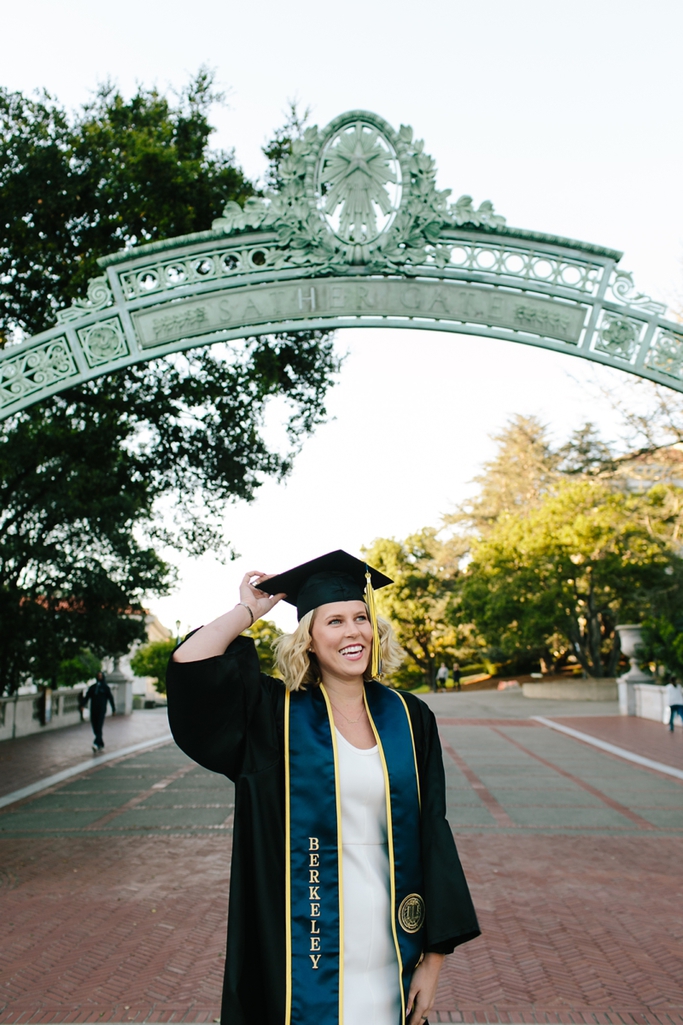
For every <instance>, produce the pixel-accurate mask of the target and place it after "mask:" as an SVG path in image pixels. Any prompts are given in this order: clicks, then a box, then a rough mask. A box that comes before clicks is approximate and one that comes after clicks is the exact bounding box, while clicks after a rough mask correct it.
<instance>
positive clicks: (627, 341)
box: [595, 316, 640, 360]
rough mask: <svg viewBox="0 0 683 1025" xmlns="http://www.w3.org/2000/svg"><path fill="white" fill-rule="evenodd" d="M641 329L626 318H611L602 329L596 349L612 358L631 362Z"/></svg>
mask: <svg viewBox="0 0 683 1025" xmlns="http://www.w3.org/2000/svg"><path fill="white" fill-rule="evenodd" d="M639 334H640V329H639V327H638V326H636V324H634V323H633V321H631V320H627V318H626V317H609V316H606V317H605V320H604V321H603V323H602V326H601V327H600V331H599V335H598V341H597V342H596V345H595V348H596V349H598V350H600V351H601V352H607V353H609V355H610V356H618V357H619V358H620V359H628V360H630V359H631V358H632V357H633V354H634V352H635V350H636V347H637V345H638V336H639Z"/></svg>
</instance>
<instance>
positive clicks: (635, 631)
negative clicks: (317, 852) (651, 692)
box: [616, 623, 656, 715]
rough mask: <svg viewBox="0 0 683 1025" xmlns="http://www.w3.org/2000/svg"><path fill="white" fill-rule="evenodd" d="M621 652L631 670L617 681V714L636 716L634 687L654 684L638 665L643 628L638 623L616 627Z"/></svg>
mask: <svg viewBox="0 0 683 1025" xmlns="http://www.w3.org/2000/svg"><path fill="white" fill-rule="evenodd" d="M616 630H617V631H618V633H619V642H620V644H621V650H622V651H623V652H624V654H625V655H626V657H627V658H628V660H629V662H630V663H631V668H630V669H629V670H628V672H626V673H624V675H623V676H620V677H619V679H618V680H617V685H618V687H619V712H620V714H621V715H636V693H635V685H636V684H642V683H655V682H656V681H655V680H654V678H653V676H652V674H651V673H649V672H647V671H646V670H643V669H641V668H640V666H639V665H638V650H639V648H640V646H641V644H642V639H643V628H642V626H640V624H638V623H623V624H621V626H617V627H616Z"/></svg>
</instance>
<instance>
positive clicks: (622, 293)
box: [610, 270, 666, 316]
mask: <svg viewBox="0 0 683 1025" xmlns="http://www.w3.org/2000/svg"><path fill="white" fill-rule="evenodd" d="M610 290H611V292H612V295H613V296H614V298H615V299H617V300H618V301H619V302H623V303H626V305H627V306H637V307H638V309H641V310H647V311H648V312H649V313H657V314H659V315H660V316H661V315H663V314H664V313H666V303H658V302H655V300H654V299H651V298H650V296H649V295H645V294H644V293H643V292H636V286H635V284H634V282H633V275H632V274H631V273H630V271H626V270H615V272H614V276H613V278H612V280H611V282H610Z"/></svg>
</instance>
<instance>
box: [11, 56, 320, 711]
mask: <svg viewBox="0 0 683 1025" xmlns="http://www.w3.org/2000/svg"><path fill="white" fill-rule="evenodd" d="M216 99H217V97H216V95H215V94H214V92H213V89H212V80H211V76H210V75H209V74H208V73H207V72H206V71H201V72H200V73H199V75H197V76H196V77H195V79H194V80H193V81H191V82H190V84H189V85H188V87H187V89H186V90H185V91H184V92H183V93H182V95H181V96H180V97H179V98H178V99H177V101H175V102H172V101H171V100H169V98H168V97H166V96H163V95H162V94H160V93H159V92H158V91H157V90H148V89H144V88H142V87H140V88H139V89H138V91H137V92H136V94H135V95H134V96H133V97H132V98H131V99H129V100H127V99H125V98H124V97H123V96H122V95H121V94H120V92H119V91H118V90H117V89H116V88H114V87H113V86H110V85H109V86H105V87H103V88H101V89H100V90H99V91H98V92H97V94H96V96H95V98H94V99H93V101H92V102H91V103H89V104H88V105H87V106H86V107H84V108H83V109H82V110H81V111H80V112H78V113H77V114H75V115H69V114H67V112H66V111H65V110H64V109H63V108H62V107H61V106H60V105H59V104H58V103H57V102H56V101H55V100H53V99H52V98H51V97H49V96H47V95H43V96H42V97H40V98H38V99H29V98H27V97H24V96H22V95H21V94H19V93H8V92H7V91H2V90H0V129H1V130H0V209H1V210H2V216H1V218H0V295H1V296H2V300H3V302H2V304H1V308H0V344H3V341H4V343H5V344H12V343H13V342H14V341H15V340H17V339H19V338H21V336H22V334H23V333H34V332H36V331H39V330H41V329H43V328H44V327H46V326H47V325H49V324H50V323H51V321H52V320H53V317H54V313H55V311H56V310H57V309H58V308H60V307H64V306H65V305H68V303H69V302H70V301H71V300H72V299H73V298H74V296H76V295H78V294H80V293H82V292H83V291H84V289H85V285H86V282H87V280H88V279H89V278H90V277H92V276H93V275H95V274H97V272H98V268H97V258H98V257H100V256H103V255H105V254H106V253H109V252H111V251H113V250H116V249H120V248H121V247H122V246H126V245H132V244H135V243H138V242H148V241H152V240H154V239H156V238H163V237H166V236H170V235H178V234H184V233H189V232H192V231H195V230H203V229H205V228H207V227H208V226H209V225H210V223H211V220H212V218H213V217H215V216H216V215H218V214H219V213H220V211H221V210H222V208H223V206H224V205H225V203H226V201H228V200H236V201H237V202H243V201H244V199H245V198H246V197H248V196H249V195H252V194H253V193H254V191H255V187H254V185H253V184H252V183H251V182H249V181H248V180H247V179H246V178H245V177H244V175H243V174H242V172H241V170H240V169H239V167H237V165H236V163H235V160H234V157H233V155H232V154H231V153H226V152H224V151H216V150H212V149H210V148H209V138H210V135H211V132H212V128H211V124H210V121H209V111H210V107H211V104H212V103H213V102H215V101H216ZM338 366H339V362H338V359H337V357H336V356H335V353H334V349H333V344H332V339H331V336H330V335H329V334H328V333H325V332H320V331H313V332H299V333H294V334H284V335H279V336H272V337H262V338H251V339H247V340H245V341H241V342H236V343H231V344H229V345H227V344H226V345H222V346H215V347H214V348H213V349H211V350H208V349H201V350H196V351H193V352H189V353H186V354H184V355H175V356H169V357H165V358H162V359H159V360H156V361H152V362H150V363H146V364H143V365H137V366H132V367H129V368H127V369H125V370H122V371H119V372H117V373H116V374H112V375H109V376H108V377H104V378H101V379H99V380H98V381H94V382H90V383H88V384H85V385H83V386H82V387H79V388H74V389H71V390H68V391H64V392H62V393H61V394H60V395H58V396H55V397H53V398H50V399H48V400H46V401H44V402H43V403H41V405H40V406H39V407H31V408H29V409H28V410H26V411H24V412H23V413H20V414H17V415H15V416H14V417H12V418H10V419H9V420H7V421H5V422H4V423H3V425H2V427H0V618H1V619H2V623H3V627H4V629H3V631H2V633H1V634H0V682H1V685H2V687H4V688H5V689H9V690H10V692H11V691H13V690H14V689H16V687H17V686H18V685H19V684H20V683H21V682H22V681H23V680H25V679H26V678H27V677H31V676H32V677H35V678H37V679H44V678H48V679H51V678H53V677H54V674H55V672H56V671H57V667H58V666H59V665H60V664H61V663H63V662H64V661H65V660H68V659H70V658H73V657H76V655H77V653H78V652H79V651H80V650H82V649H83V648H84V647H88V648H90V649H91V650H92V651H93V652H94V653H95V654H96V655H98V656H102V655H105V654H106V655H118V654H121V653H122V652H123V651H126V650H127V649H128V647H129V645H130V644H131V643H132V642H133V641H134V640H136V639H137V640H141V639H144V616H143V601H144V599H145V596H149V595H153V594H163V593H166V592H167V590H168V587H169V586H170V583H171V581H172V571H171V568H170V567H169V566H168V564H167V563H165V562H164V561H163V560H162V559H161V558H160V557H159V555H158V554H157V552H156V550H155V546H159V545H161V544H163V545H172V546H175V548H177V549H183V550H185V551H187V552H189V553H191V554H195V555H197V554H201V553H202V552H206V551H208V550H212V551H215V552H216V553H217V554H218V555H220V554H221V552H225V551H226V549H227V551H228V552H230V548H229V545H226V542H225V539H224V538H223V529H222V517H223V514H224V511H225V508H226V504H227V503H229V502H231V501H234V500H236V499H242V500H247V501H248V500H250V499H252V498H253V497H254V494H255V492H256V490H257V488H258V487H259V486H260V484H261V483H262V481H263V480H264V479H266V477H275V478H276V479H281V478H283V477H284V476H286V475H287V473H289V471H290V469H291V467H292V463H293V459H294V457H295V455H296V453H297V451H298V450H299V448H300V446H301V445H302V443H303V441H304V439H305V437H306V436H307V435H308V434H309V433H310V432H311V431H312V430H313V429H314V428H315V426H316V425H317V424H318V423H320V422H321V421H322V420H323V419H324V418H325V415H326V412H325V395H326V391H327V389H328V387H329V386H330V384H331V381H332V378H333V375H334V374H335V373H336V371H337V370H338ZM274 400H276V401H277V402H278V404H279V406H278V408H279V409H281V410H284V412H283V417H284V424H283V432H282V437H281V439H279V440H278V441H276V442H267V441H266V436H265V434H264V430H263V428H264V424H265V420H266V415H267V411H268V408H269V405H270V403H271V402H272V401H274ZM268 436H269V437H270V438H272V437H274V434H273V432H272V431H269V435H268Z"/></svg>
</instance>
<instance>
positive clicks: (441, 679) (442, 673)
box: [436, 662, 448, 690]
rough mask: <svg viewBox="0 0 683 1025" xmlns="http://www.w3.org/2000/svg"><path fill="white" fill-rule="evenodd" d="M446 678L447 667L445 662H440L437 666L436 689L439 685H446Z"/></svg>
mask: <svg viewBox="0 0 683 1025" xmlns="http://www.w3.org/2000/svg"><path fill="white" fill-rule="evenodd" d="M447 679H448V667H447V666H446V663H445V662H442V663H441V665H440V666H439V671H438V672H437V674H436V689H437V690H438V689H439V687H445V686H446V680H447Z"/></svg>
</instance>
